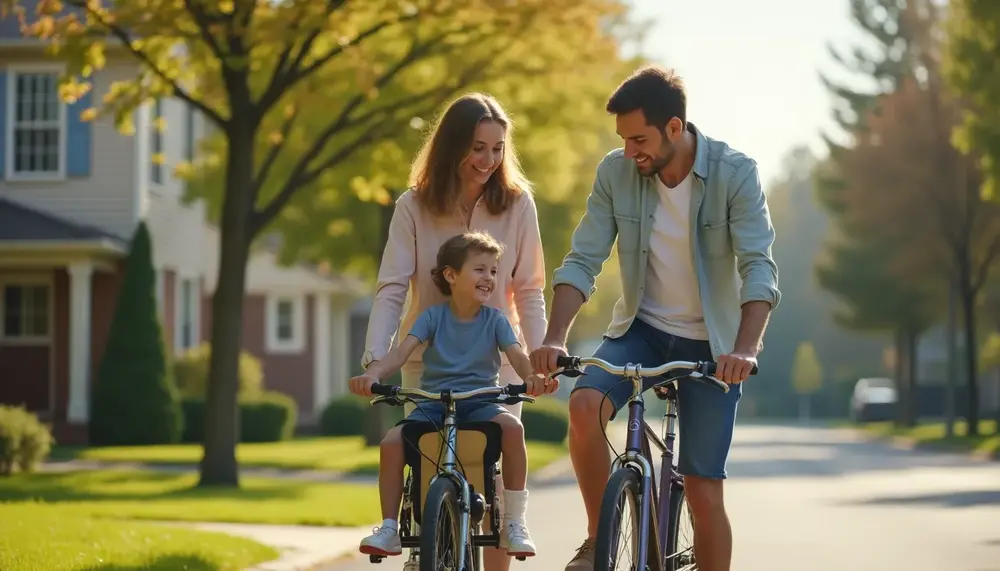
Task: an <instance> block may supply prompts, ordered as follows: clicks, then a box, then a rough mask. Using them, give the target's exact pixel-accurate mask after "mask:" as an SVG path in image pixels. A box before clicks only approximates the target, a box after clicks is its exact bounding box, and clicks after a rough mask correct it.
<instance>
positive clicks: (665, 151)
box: [636, 143, 674, 176]
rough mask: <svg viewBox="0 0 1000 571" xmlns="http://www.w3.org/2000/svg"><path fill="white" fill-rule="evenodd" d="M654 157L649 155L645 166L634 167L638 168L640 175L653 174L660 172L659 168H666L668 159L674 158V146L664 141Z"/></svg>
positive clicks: (668, 162)
mask: <svg viewBox="0 0 1000 571" xmlns="http://www.w3.org/2000/svg"><path fill="white" fill-rule="evenodd" d="M657 155H658V156H656V157H652V156H651V157H649V159H650V160H649V164H648V165H645V166H638V165H636V167H637V168H638V169H639V174H641V175H642V176H653V175H654V174H656V173H658V172H660V171H661V170H663V169H665V168H667V165H669V164H670V161H672V160H673V159H674V146H673V145H672V144H670V143H664V144H663V146H661V147H660V152H659V153H657Z"/></svg>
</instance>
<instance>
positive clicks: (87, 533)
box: [0, 503, 279, 571]
mask: <svg viewBox="0 0 1000 571" xmlns="http://www.w3.org/2000/svg"><path fill="white" fill-rule="evenodd" d="M278 555H279V554H278V552H277V551H275V550H274V549H272V548H270V547H266V546H264V545H260V544H259V543H255V542H253V541H250V540H247V539H242V538H237V537H232V536H229V535H225V534H221V533H210V532H204V531H194V530H189V529H184V528H176V527H167V526H161V525H154V524H148V523H135V522H129V521H120V520H113V519H101V518H93V517H88V516H87V515H86V513H85V511H84V510H79V509H77V508H75V507H74V508H71V509H66V506H65V505H57V506H43V505H38V504H30V503H15V504H0V569H3V570H4V571H41V570H44V571H129V570H135V569H146V570H148V571H177V570H180V569H184V570H186V571H239V570H241V569H245V568H247V567H249V566H251V565H255V564H257V563H260V562H263V561H269V560H272V559H276V558H277V557H278Z"/></svg>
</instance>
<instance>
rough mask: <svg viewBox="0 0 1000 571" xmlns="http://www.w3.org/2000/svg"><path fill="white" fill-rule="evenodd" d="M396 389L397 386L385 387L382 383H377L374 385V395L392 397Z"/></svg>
mask: <svg viewBox="0 0 1000 571" xmlns="http://www.w3.org/2000/svg"><path fill="white" fill-rule="evenodd" d="M395 389H396V385H383V384H382V383H375V384H374V385H372V394H373V395H380V396H383V397H391V396H392V395H393V393H394V392H395Z"/></svg>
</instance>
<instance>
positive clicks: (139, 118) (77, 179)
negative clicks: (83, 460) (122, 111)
mask: <svg viewBox="0 0 1000 571" xmlns="http://www.w3.org/2000/svg"><path fill="white" fill-rule="evenodd" d="M29 9H30V7H29ZM43 49H44V46H43V44H41V43H39V42H37V41H34V40H29V39H26V38H23V37H22V36H21V35H20V32H19V30H18V26H17V24H16V21H14V20H13V17H12V16H11V17H8V18H7V19H4V20H2V21H0V403H5V404H22V403H23V404H25V405H26V406H27V407H28V408H29V409H30V410H32V411H34V412H35V413H37V414H38V415H39V417H40V418H42V419H44V420H46V421H48V422H50V423H51V424H52V425H53V426H54V430H55V433H56V437H57V438H58V439H59V440H60V442H64V443H68V442H84V441H85V440H86V426H87V422H88V417H89V412H90V390H91V383H92V382H93V379H94V378H95V372H96V369H97V366H98V364H99V362H100V359H101V356H102V354H103V350H104V346H105V342H106V338H107V333H108V329H109V326H110V321H111V317H112V314H113V310H114V306H115V301H116V296H117V290H118V286H119V283H120V278H121V272H122V261H123V258H124V256H125V255H126V253H127V251H128V242H129V239H130V237H131V235H132V233H133V231H134V229H135V228H136V225H137V224H138V223H139V222H140V221H145V222H146V223H147V225H148V227H149V229H150V233H151V235H152V240H153V260H154V266H155V268H156V272H157V299H158V303H159V308H160V314H161V322H162V324H163V331H164V338H165V340H166V345H167V349H168V352H169V353H171V354H173V355H175V354H178V353H180V352H182V351H184V350H186V349H188V348H190V347H194V346H196V345H198V344H200V343H201V342H203V341H204V340H207V339H208V337H209V332H210V330H211V329H210V327H211V319H210V314H211V311H210V308H211V299H212V292H213V291H214V280H215V278H216V274H217V263H218V248H217V244H218V240H217V234H216V230H215V229H214V228H213V227H212V226H211V225H210V224H208V223H207V222H206V212H205V206H204V204H201V203H195V204H191V205H188V204H185V203H184V202H182V200H181V195H182V192H183V183H182V182H181V181H179V180H177V179H175V178H173V177H172V168H171V165H174V164H177V163H178V162H179V161H181V160H183V159H185V158H190V157H191V155H192V153H193V150H194V148H195V143H196V141H198V139H199V137H201V136H202V135H203V133H204V128H205V125H204V123H203V121H202V118H201V117H200V116H199V115H198V114H197V113H196V112H194V111H193V110H192V109H191V108H189V107H188V106H187V105H185V104H184V103H183V102H181V101H178V100H174V99H163V100H160V101H156V102H155V103H153V104H150V105H147V106H145V107H143V108H141V109H139V110H138V111H136V112H135V117H134V123H135V132H134V134H133V135H131V136H126V135H123V134H121V133H120V132H119V131H118V130H117V129H116V128H115V126H114V124H113V122H112V119H111V118H99V119H97V120H95V121H93V122H85V121H83V120H82V119H81V118H80V113H81V111H83V110H84V109H87V108H88V107H90V106H91V102H92V101H100V100H101V98H102V97H103V95H104V94H105V93H106V92H107V91H108V90H109V88H110V86H111V85H112V82H114V81H115V80H124V79H130V78H132V77H134V75H135V70H136V68H135V65H136V64H135V62H134V60H132V59H131V57H129V56H128V55H127V54H124V53H120V52H116V50H115V49H109V51H108V54H107V66H106V67H105V69H103V70H102V71H100V72H99V73H97V74H96V75H95V76H94V77H93V78H92V81H93V89H92V91H91V93H89V94H88V95H87V96H85V97H84V98H82V99H81V100H80V101H78V102H76V103H73V104H65V103H63V102H61V101H60V100H59V98H58V96H57V87H58V85H57V82H58V76H59V74H60V73H61V71H62V67H61V64H60V63H59V62H57V61H54V60H52V59H49V57H48V56H46V55H45V54H44V53H43ZM161 117H162V118H164V120H165V121H166V125H167V127H166V129H165V130H160V129H156V128H154V127H153V126H154V125H155V124H156V123H157V119H159V118H161ZM155 154H162V156H164V157H165V164H162V165H161V164H154V161H153V160H152V157H153V156H154V155H155ZM247 289H248V295H247V297H246V300H245V307H244V323H245V324H244V329H243V337H244V348H245V349H246V350H248V351H250V352H251V353H253V354H254V355H256V356H257V357H258V358H260V359H261V360H262V362H263V366H264V371H265V385H266V386H267V388H268V389H272V390H278V391H282V392H285V393H287V394H289V395H291V396H292V397H293V398H294V399H295V400H296V402H297V404H298V406H299V421H300V423H301V424H303V425H307V426H308V425H310V424H313V423H314V422H315V419H316V418H317V412H318V411H319V410H320V409H321V408H322V407H323V406H324V405H325V404H326V402H327V401H328V400H329V399H330V398H331V397H332V396H336V395H338V394H340V393H342V392H344V389H345V387H346V381H347V378H348V377H349V374H350V373H351V371H352V370H353V366H352V363H354V362H355V361H357V357H356V356H354V355H352V354H351V345H350V336H351V333H350V322H351V307H352V306H353V305H354V303H355V302H356V300H357V299H358V298H359V296H360V295H361V294H362V289H363V288H362V285H361V284H360V283H358V282H356V281H354V280H351V279H349V278H347V277H344V276H335V275H329V274H328V273H325V272H320V271H318V270H317V269H315V268H310V267H306V266H294V267H283V266H282V265H280V264H279V263H278V261H277V258H276V256H275V255H274V254H273V253H272V252H271V251H269V250H268V249H266V248H259V249H257V250H256V251H255V253H254V255H253V258H252V260H251V262H250V266H249V268H248V282H247Z"/></svg>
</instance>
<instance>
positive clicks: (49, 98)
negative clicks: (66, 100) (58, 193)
mask: <svg viewBox="0 0 1000 571" xmlns="http://www.w3.org/2000/svg"><path fill="white" fill-rule="evenodd" d="M16 78H17V79H16V82H15V93H14V96H15V98H16V100H15V102H14V123H15V124H14V129H13V131H14V141H13V143H14V148H13V149H12V150H11V152H12V153H13V156H14V170H15V171H16V172H23V173H46V172H57V171H58V170H59V169H60V167H61V165H60V160H59V150H60V148H61V143H62V133H61V125H60V120H59V116H60V111H61V106H62V103H61V102H60V101H59V91H58V84H59V79H58V77H57V75H56V74H54V73H21V74H17V75H16Z"/></svg>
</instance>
